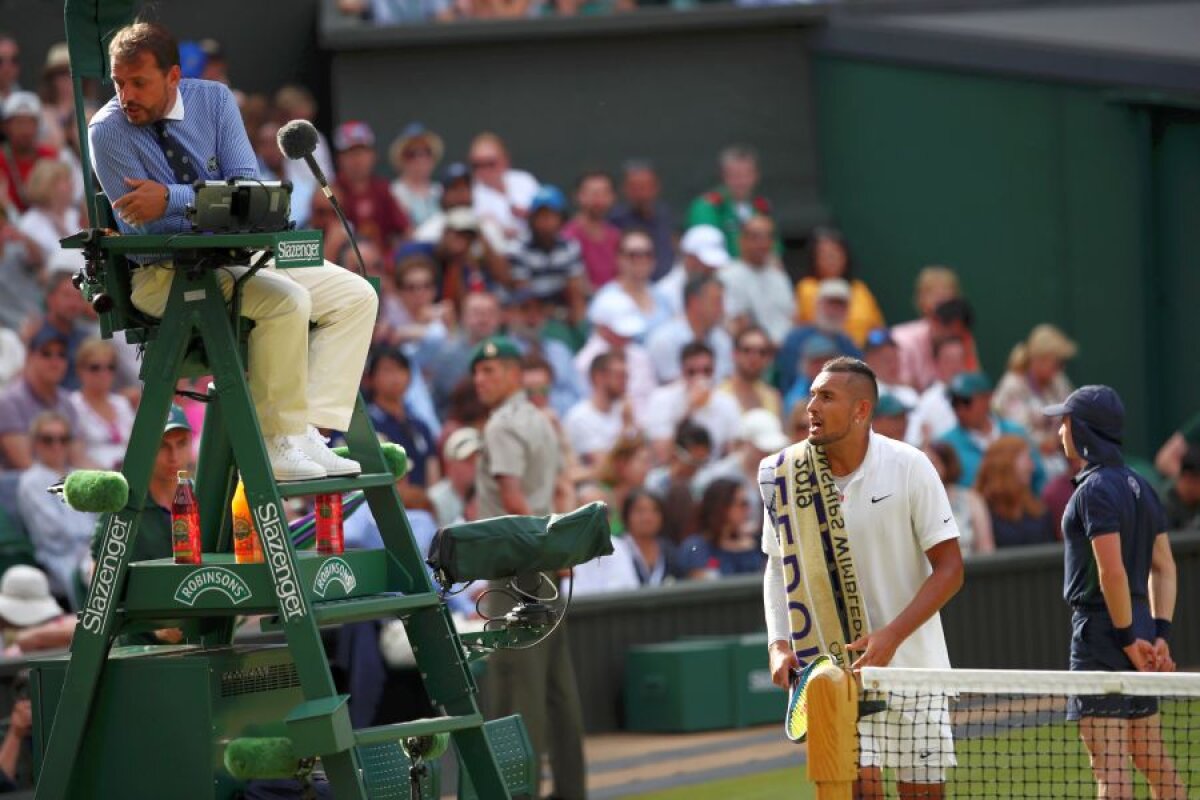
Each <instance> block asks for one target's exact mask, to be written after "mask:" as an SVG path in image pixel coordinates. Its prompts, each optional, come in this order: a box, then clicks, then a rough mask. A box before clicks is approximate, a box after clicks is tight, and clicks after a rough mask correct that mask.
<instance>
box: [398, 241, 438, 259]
mask: <svg viewBox="0 0 1200 800" xmlns="http://www.w3.org/2000/svg"><path fill="white" fill-rule="evenodd" d="M409 258H424V259H427V260H429V261H433V260H434V248H433V243H432V242H411V241H410V242H405V243H404V244H402V245H400V246H399V247H397V248H396V254H395V261H396V263H397V264H399V263H400V262H401V261H404V260H406V259H409Z"/></svg>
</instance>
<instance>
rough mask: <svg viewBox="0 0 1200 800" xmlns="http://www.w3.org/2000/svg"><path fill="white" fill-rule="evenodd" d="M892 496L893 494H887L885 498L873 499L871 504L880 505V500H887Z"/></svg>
mask: <svg viewBox="0 0 1200 800" xmlns="http://www.w3.org/2000/svg"><path fill="white" fill-rule="evenodd" d="M891 496H892V495H891V494H885V495H884V496H883V497H872V498H871V502H872V503H878V502H879V501H880V500H887V499H888V498H889V497H891Z"/></svg>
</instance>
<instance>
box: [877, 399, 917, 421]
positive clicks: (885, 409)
mask: <svg viewBox="0 0 1200 800" xmlns="http://www.w3.org/2000/svg"><path fill="white" fill-rule="evenodd" d="M911 410H912V409H910V408H909V407H908V406H906V405H904V401H902V400H901V399H900V398H899V397H896V395H894V394H881V395H879V402H878V403H876V404H875V416H877V417H898V416H900V415H901V414H907V413H908V412H909V411H911Z"/></svg>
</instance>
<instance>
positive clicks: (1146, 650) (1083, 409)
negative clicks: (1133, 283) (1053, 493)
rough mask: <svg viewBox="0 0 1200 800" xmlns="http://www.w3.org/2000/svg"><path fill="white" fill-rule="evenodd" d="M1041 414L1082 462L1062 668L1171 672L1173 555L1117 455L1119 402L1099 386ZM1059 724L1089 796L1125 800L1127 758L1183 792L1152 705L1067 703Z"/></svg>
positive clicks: (1159, 514)
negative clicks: (1064, 724) (1073, 743)
mask: <svg viewBox="0 0 1200 800" xmlns="http://www.w3.org/2000/svg"><path fill="white" fill-rule="evenodd" d="M1044 413H1045V414H1046V416H1050V417H1057V416H1062V418H1063V419H1062V426H1061V427H1060V428H1059V436H1060V438H1061V439H1062V446H1063V451H1064V452H1065V453H1066V455H1067V458H1072V457H1074V458H1080V459H1083V460H1084V461H1086V462H1087V466H1086V467H1084V469H1083V470H1082V471H1081V472H1080V473H1079V474H1078V475H1077V476H1076V477H1075V479H1074V482H1075V492H1074V493H1073V494H1072V495H1071V500H1070V502H1068V503H1067V510H1066V511H1065V512H1064V513H1063V524H1062V529H1063V539H1064V540H1065V541H1066V554H1065V560H1066V578H1065V581H1064V591H1063V594H1064V597H1065V599H1066V601H1067V603H1068V604H1070V606H1071V609H1072V614H1071V669H1073V670H1102V671H1107V672H1121V671H1126V670H1131V669H1136V670H1139V671H1142V672H1155V671H1158V672H1173V671H1174V670H1175V662H1174V661H1173V660H1172V659H1171V648H1170V645H1169V644H1168V640H1169V639H1170V635H1171V618H1172V615H1173V614H1174V611H1175V559H1174V558H1173V557H1172V555H1171V543H1170V540H1169V539H1168V538H1167V534H1166V533H1164V532H1163V531H1164V529H1165V528H1166V517H1165V515H1164V514H1163V510H1162V506H1160V505H1159V502H1158V497H1157V496H1156V495H1155V494H1154V489H1152V488H1151V487H1150V484H1149V483H1147V482H1146V481H1145V479H1143V478H1142V477H1141V476H1140V475H1138V474H1137V473H1136V472H1134V471H1133V470H1131V469H1129V468H1128V467H1126V466H1125V464H1124V459H1123V458H1122V456H1121V436H1122V433H1123V432H1124V427H1125V407H1124V405H1122V403H1121V398H1120V397H1119V396H1118V395H1117V393H1116V392H1115V391H1113V390H1112V389H1111V388H1110V387H1108V386H1083V387H1080V388H1079V389H1076V390H1075V391H1074V392H1072V393H1071V394H1070V396H1068V397H1067V399H1066V401H1065V402H1063V403H1061V404H1059V405H1055V406H1049V407H1047V408H1046V409H1045V411H1044ZM1067 719H1070V720H1078V722H1079V735H1080V738H1082V739H1083V742H1084V744H1085V745H1086V746H1087V749H1088V753H1089V754H1090V756H1091V763H1092V774H1093V775H1095V778H1096V786H1097V794H1098V796H1099V797H1133V771H1132V770H1130V769H1129V768H1128V765H1129V761H1130V759H1132V760H1133V764H1134V766H1135V767H1136V768H1137V770H1138V771H1139V772H1141V773H1142V775H1143V776H1144V777H1145V778H1146V781H1147V783H1149V785H1150V786H1151V788H1152V793H1153V796H1154V797H1156V798H1159V799H1160V800H1162V798H1183V797H1186V796H1187V793H1186V791H1185V789H1184V788H1183V785H1182V784H1181V783H1180V780H1179V775H1178V774H1177V773H1176V771H1175V764H1174V763H1173V762H1172V760H1171V757H1170V756H1169V755H1168V754H1167V752H1166V749H1165V747H1164V746H1163V741H1162V729H1161V726H1160V722H1159V715H1158V701H1157V700H1156V699H1154V698H1152V697H1128V696H1124V695H1093V696H1084V697H1071V698H1070V699H1069V701H1068V705H1067Z"/></svg>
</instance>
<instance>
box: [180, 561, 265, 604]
mask: <svg viewBox="0 0 1200 800" xmlns="http://www.w3.org/2000/svg"><path fill="white" fill-rule="evenodd" d="M205 592H219V593H220V594H223V595H225V596H226V597H227V598H229V602H231V603H233V604H234V605H235V606H236V605H238V604H239V603H243V602H245V601H247V600H249V599H250V596H251V594H252V592H251V591H250V587H249V586H248V585H247V584H246V582H245V581H244V580H242V576H240V575H238V574H237V573H236V572H234V571H232V570H228V569H225V568H224V567H202V568H200V569H198V570H196V571H195V572H193V573H191V574H189V575H188V576H187V577H186V578H184V579H183V580H182V581H180V582H179V588H178V589H176V590H175V601H176V602H177V603H183V604H184V605H185V606H192V605H195V603H196V598H197V597H199V596H200V595H202V594H204V593H205Z"/></svg>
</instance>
